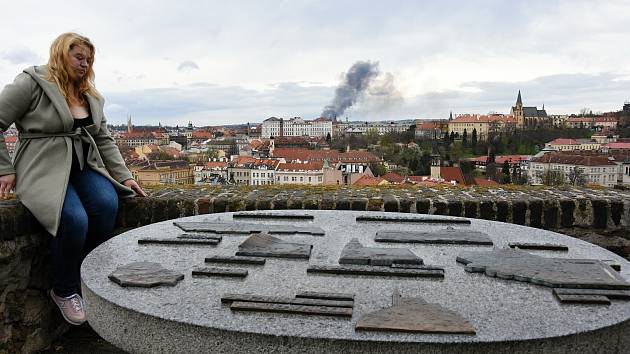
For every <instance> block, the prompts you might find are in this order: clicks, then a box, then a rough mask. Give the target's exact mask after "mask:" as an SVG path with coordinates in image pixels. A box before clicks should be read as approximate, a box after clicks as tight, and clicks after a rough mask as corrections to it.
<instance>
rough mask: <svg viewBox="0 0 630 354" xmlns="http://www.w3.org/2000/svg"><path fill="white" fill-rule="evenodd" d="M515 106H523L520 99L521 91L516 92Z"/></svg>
mask: <svg viewBox="0 0 630 354" xmlns="http://www.w3.org/2000/svg"><path fill="white" fill-rule="evenodd" d="M516 105H517V106H522V105H523V100H522V99H521V90H518V97H517V98H516Z"/></svg>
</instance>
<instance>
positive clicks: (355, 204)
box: [350, 198, 368, 211]
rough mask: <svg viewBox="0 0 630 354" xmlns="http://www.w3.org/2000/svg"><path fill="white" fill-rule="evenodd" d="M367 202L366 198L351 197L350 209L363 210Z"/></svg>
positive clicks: (365, 208)
mask: <svg viewBox="0 0 630 354" xmlns="http://www.w3.org/2000/svg"><path fill="white" fill-rule="evenodd" d="M367 204H368V199H367V198H354V199H352V203H351V204H350V209H352V210H360V211H365V210H367Z"/></svg>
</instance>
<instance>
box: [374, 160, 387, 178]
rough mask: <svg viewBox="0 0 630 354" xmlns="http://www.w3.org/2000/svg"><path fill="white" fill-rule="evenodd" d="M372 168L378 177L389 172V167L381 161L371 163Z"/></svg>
mask: <svg viewBox="0 0 630 354" xmlns="http://www.w3.org/2000/svg"><path fill="white" fill-rule="evenodd" d="M370 170H372V174H374V176H376V177H378V176H382V175H384V174H386V173H387V168H386V167H385V165H383V164H381V163H375V164H371V165H370Z"/></svg>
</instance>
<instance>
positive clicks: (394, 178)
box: [381, 172, 405, 183]
mask: <svg viewBox="0 0 630 354" xmlns="http://www.w3.org/2000/svg"><path fill="white" fill-rule="evenodd" d="M381 178H383V179H384V180H386V181H387V182H390V183H403V182H404V181H405V178H403V176H401V175H399V174H397V173H394V172H388V173H386V174H384V175H382V176H381Z"/></svg>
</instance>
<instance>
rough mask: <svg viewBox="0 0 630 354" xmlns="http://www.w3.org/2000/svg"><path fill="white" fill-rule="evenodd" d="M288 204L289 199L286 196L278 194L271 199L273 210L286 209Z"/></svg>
mask: <svg viewBox="0 0 630 354" xmlns="http://www.w3.org/2000/svg"><path fill="white" fill-rule="evenodd" d="M288 203H289V198H288V197H287V196H286V195H283V194H278V195H277V196H276V197H275V198H273V209H274V210H281V209H287V204H288Z"/></svg>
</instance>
